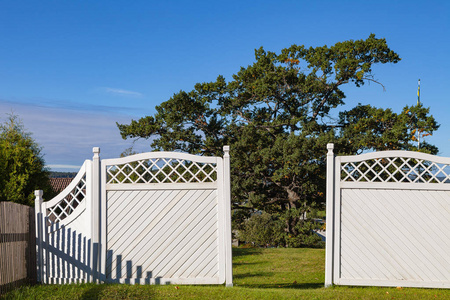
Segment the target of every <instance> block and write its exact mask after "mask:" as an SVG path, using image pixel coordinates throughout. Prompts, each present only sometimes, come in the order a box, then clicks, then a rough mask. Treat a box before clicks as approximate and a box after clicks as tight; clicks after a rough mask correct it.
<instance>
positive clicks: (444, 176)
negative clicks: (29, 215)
mask: <svg viewBox="0 0 450 300" xmlns="http://www.w3.org/2000/svg"><path fill="white" fill-rule="evenodd" d="M330 154H331V155H330ZM327 180H328V183H327V248H326V280H325V285H327V286H328V285H330V284H333V283H334V284H339V285H378V286H409V287H439V288H449V287H450V251H449V249H450V159H448V158H440V157H436V156H432V155H427V154H423V153H417V152H407V151H384V152H378V153H370V154H364V155H359V156H345V157H336V158H334V157H333V156H332V145H329V155H328V171H327Z"/></svg>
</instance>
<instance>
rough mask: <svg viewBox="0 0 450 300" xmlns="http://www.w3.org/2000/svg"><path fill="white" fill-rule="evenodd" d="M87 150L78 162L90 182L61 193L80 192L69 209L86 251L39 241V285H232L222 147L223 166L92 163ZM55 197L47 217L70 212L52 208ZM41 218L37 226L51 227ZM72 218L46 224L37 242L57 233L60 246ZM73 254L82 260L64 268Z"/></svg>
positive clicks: (211, 162)
mask: <svg viewBox="0 0 450 300" xmlns="http://www.w3.org/2000/svg"><path fill="white" fill-rule="evenodd" d="M94 150H95V151H94V153H95V155H94V158H93V161H92V162H90V161H87V163H86V165H87V166H89V168H90V172H88V173H90V174H91V176H88V177H89V178H87V176H86V175H84V177H83V178H84V180H85V181H86V182H91V184H89V185H88V184H85V185H84V186H85V189H84V190H83V188H80V187H78V186H76V184H75V183H73V185H72V186H71V187H68V188H67V191H69V190H70V191H72V192H71V193H72V194H73V189H74V186H76V187H78V190H81V191H85V192H84V193H82V194H83V196H84V197H83V200H82V201H81V202H80V204H78V205H77V207H78V206H83V207H84V211H83V212H81V210H82V209H81V208H80V209H78V211H77V214H76V215H77V217H78V216H82V215H84V217H86V218H88V219H89V220H87V221H86V220H85V221H86V222H85V224H84V225H85V226H87V227H89V228H85V229H83V230H82V231H83V234H82V235H83V237H85V238H86V240H87V241H88V243H87V245H88V246H87V248H86V249H81V248H82V245H80V248H76V247H75V248H76V249H74V250H73V251H72V250H70V249H68V248H66V247H65V246H64V244H63V243H62V242H59V244H58V243H55V242H51V243H48V242H44V246H43V247H42V249H44V252H45V253H44V254H43V255H42V256H43V257H44V258H43V261H45V263H44V265H45V266H46V267H47V269H46V268H43V270H44V273H45V275H43V278H44V282H59V281H61V278H62V277H63V278H70V279H69V280H67V279H64V280H62V282H67V281H80V280H82V281H97V280H99V281H103V282H120V283H133V284H134V283H140V284H170V283H173V284H222V283H225V282H226V284H227V286H231V285H232V273H231V216H230V181H229V177H230V173H229V148H228V147H227V146H226V147H224V151H225V156H224V158H223V159H222V158H220V157H201V156H195V155H189V154H184V153H178V152H151V153H143V154H137V155H133V156H128V157H124V158H118V159H104V160H100V158H99V156H98V152H99V149H98V148H94ZM80 176H81V175H80ZM80 178H81V177H80ZM67 191H66V192H67ZM69 194H70V193H69ZM61 197H62V196H61ZM61 197H60V198H61ZM60 198H58V199H59V202H57V201H56V199H55V200H52V201H50V202H49V203H51V205H52V206H51V207H52V208H50V210H51V211H52V212H53V214H55V213H54V212H55V211H58V212H60V211H61V212H65V211H67V208H66V207H68V206H71V205H70V203H71V202H69V204H65V205H63V206H64V207H63V208H58V205H59V207H61V206H62V205H61V201H65V202H67V200H61V199H60ZM72 198H77V197H73V196H72V197H71V199H72ZM62 199H65V198H62ZM45 203H46V202H44V203H41V206H42V208H41V210H40V211H42V212H44V211H46V210H49V208H48V207H49V206H48V205H46V204H45ZM87 206H88V207H89V210H86V207H87ZM76 210H77V208H76V207H75V208H73V212H75V211H76ZM49 216H51V213H50V214H48V213H47V214H46V221H45V222H47V223H45V222H44V224H49V226H50V228H51V226H53V227H55V225H54V224H50V223H52V220H49ZM58 216H59V214H58ZM77 217H69V216H67V218H70V219H71V220H70V222H67V221H64V219H66V218H63V220H57V219H56V220H54V221H53V223H56V224H59V225H56V227H55V229H56V230H53V231H52V230H50V231H47V235H46V236H44V238H43V240H47V241H48V240H52V239H54V240H58V237H60V236H62V235H63V234H62V233H65V234H64V238H63V240H65V239H66V237H67V231H68V230H70V231H71V233H70V234H73V232H74V231H77V230H78V229H77V228H78V227H77V228H74V227H73V226H71V225H69V224H72V223H73V222H72V219H76V218H77ZM60 223H62V224H60ZM72 225H76V224H75V223H74V224H72ZM58 231H61V233H60V234H55V232H58ZM70 234H69V235H70ZM75 235H76V234H75ZM55 237H56V238H55ZM74 243H75V244H76V241H75V242H72V244H74ZM47 244H50V245H51V247H46V246H47ZM55 249H56V250H55ZM77 250H80V251H78V252H77ZM55 252H58V253H59V254H60V255H59V256H58V255H56V256H55ZM77 255H78V257H79V258H84V260H83V259H81V260H82V261H80V259H76V260H75V261H69V258H70V257H73V256H75V257H76V256H77ZM45 257H46V258H45ZM61 257H63V258H62V259H61ZM62 266H65V268H64V271H65V272H61V270H62V268H63V267H62ZM75 267H78V268H85V269H86V272H85V273H83V274H81V273H80V275H82V276H78V274H77V272H70V271H69V272H67V271H66V270H67V269H68V270H71V269H73V268H75ZM60 273H64V276H60V275H59V274H60Z"/></svg>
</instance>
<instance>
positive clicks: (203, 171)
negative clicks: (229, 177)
mask: <svg viewBox="0 0 450 300" xmlns="http://www.w3.org/2000/svg"><path fill="white" fill-rule="evenodd" d="M106 172H107V179H106V182H107V183H108V184H111V183H198V182H215V181H216V180H217V165H216V164H214V163H200V162H194V161H189V160H185V159H173V158H155V159H143V160H138V161H134V162H130V163H125V164H120V165H110V166H107V167H106Z"/></svg>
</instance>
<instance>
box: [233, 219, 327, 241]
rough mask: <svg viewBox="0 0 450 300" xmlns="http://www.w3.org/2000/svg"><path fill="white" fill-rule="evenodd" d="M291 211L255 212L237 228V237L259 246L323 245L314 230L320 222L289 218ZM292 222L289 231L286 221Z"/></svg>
mask: <svg viewBox="0 0 450 300" xmlns="http://www.w3.org/2000/svg"><path fill="white" fill-rule="evenodd" d="M288 217H289V212H287V213H284V214H282V215H280V214H273V215H270V214H268V213H266V212H263V213H261V214H254V215H252V216H251V217H250V218H248V219H247V220H245V221H244V223H243V225H242V226H241V229H239V230H237V232H238V234H237V238H238V239H239V240H240V241H243V242H245V243H251V244H253V245H254V246H257V247H288V248H300V247H323V246H324V243H323V242H322V240H321V238H320V237H319V236H318V235H317V234H316V233H315V232H314V230H315V229H318V228H319V227H320V224H319V223H317V222H314V221H310V220H301V219H300V220H299V219H292V218H291V219H289V218H288ZM287 221H289V222H290V224H291V228H290V232H287V230H286V229H285V228H286V222H287ZM292 224H294V225H293V226H292Z"/></svg>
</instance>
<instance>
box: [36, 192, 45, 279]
mask: <svg viewBox="0 0 450 300" xmlns="http://www.w3.org/2000/svg"><path fill="white" fill-rule="evenodd" d="M34 195H35V196H36V198H35V200H34V213H35V219H36V221H35V222H36V247H37V263H36V266H37V281H38V282H43V274H44V270H43V269H44V254H43V250H42V240H43V237H44V229H43V220H44V217H43V215H42V202H43V201H44V200H43V198H42V196H43V195H44V192H43V191H42V190H36V191H34Z"/></svg>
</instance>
